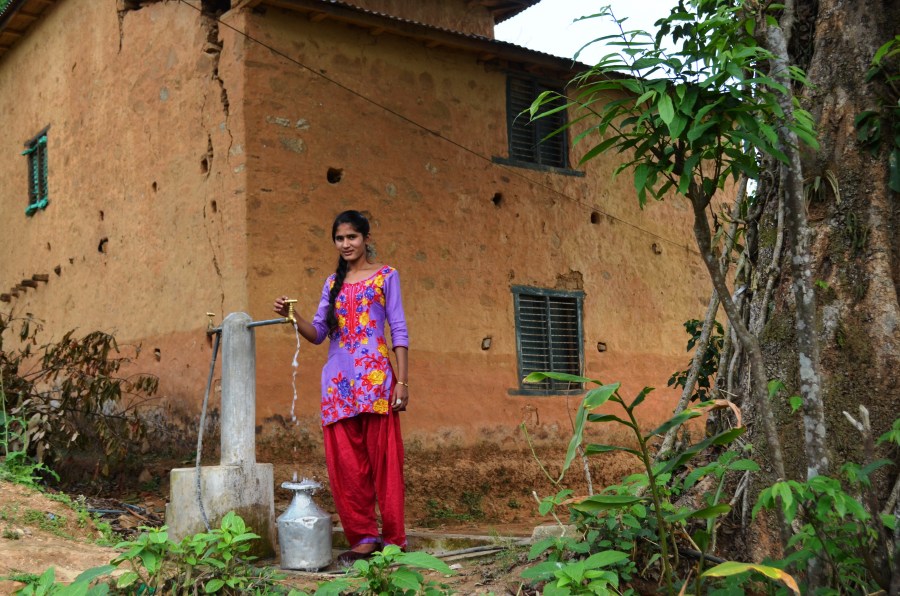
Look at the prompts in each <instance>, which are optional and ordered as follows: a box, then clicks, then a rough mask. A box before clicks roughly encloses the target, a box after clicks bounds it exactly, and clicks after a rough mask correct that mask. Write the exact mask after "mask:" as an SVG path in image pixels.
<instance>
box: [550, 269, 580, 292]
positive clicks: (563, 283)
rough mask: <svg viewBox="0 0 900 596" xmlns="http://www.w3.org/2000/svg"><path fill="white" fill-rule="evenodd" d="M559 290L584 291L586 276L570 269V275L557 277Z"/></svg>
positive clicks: (563, 274)
mask: <svg viewBox="0 0 900 596" xmlns="http://www.w3.org/2000/svg"><path fill="white" fill-rule="evenodd" d="M556 289H557V290H582V291H583V290H584V275H583V274H582V273H581V271H575V270H574V269H570V270H569V272H568V273H560V274H559V275H557V276H556Z"/></svg>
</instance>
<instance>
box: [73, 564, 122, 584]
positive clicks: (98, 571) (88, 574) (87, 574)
mask: <svg viewBox="0 0 900 596" xmlns="http://www.w3.org/2000/svg"><path fill="white" fill-rule="evenodd" d="M116 569H118V567H116V566H115V565H101V566H100V567H91V568H90V569H86V570H84V571H82V572H81V573H80V574H79V575H78V577H76V578H75V583H78V582H91V581H93V580H95V579H97V578H98V577H100V576H102V575H108V574H110V573H112V572H113V571H115V570H116Z"/></svg>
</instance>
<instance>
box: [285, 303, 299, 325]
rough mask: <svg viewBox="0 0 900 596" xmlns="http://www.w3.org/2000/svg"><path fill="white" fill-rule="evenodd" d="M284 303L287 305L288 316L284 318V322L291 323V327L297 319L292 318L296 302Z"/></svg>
mask: <svg viewBox="0 0 900 596" xmlns="http://www.w3.org/2000/svg"><path fill="white" fill-rule="evenodd" d="M284 303H285V304H287V305H288V314H287V316H286V317H285V318H284V322H285V323H291V324H292V325H296V324H297V319H296V318H295V317H294V304H296V303H297V301H296V300H285V301H284Z"/></svg>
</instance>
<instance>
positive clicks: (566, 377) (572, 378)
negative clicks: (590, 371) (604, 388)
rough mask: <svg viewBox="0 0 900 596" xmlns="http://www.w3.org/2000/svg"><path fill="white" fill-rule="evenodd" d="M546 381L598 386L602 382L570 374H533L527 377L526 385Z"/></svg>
mask: <svg viewBox="0 0 900 596" xmlns="http://www.w3.org/2000/svg"><path fill="white" fill-rule="evenodd" d="M546 379H554V380H556V381H568V382H570V383H596V384H597V385H600V381H595V380H594V379H588V378H587V377H582V376H579V375H570V374H568V373H560V372H533V373H531V374H529V375H528V376H527V377H525V379H524V381H525V382H526V383H540V382H541V381H544V380H546Z"/></svg>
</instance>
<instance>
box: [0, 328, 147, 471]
mask: <svg viewBox="0 0 900 596" xmlns="http://www.w3.org/2000/svg"><path fill="white" fill-rule="evenodd" d="M14 325H16V326H17V327H18V332H17V333H15V336H13V333H14V329H13V326H14ZM40 330H41V325H40V323H38V322H37V321H35V320H34V319H32V318H26V319H20V320H14V319H13V318H12V316H10V315H5V314H3V313H0V387H2V391H3V406H4V407H3V411H4V414H3V419H2V420H0V432H2V433H3V436H4V442H5V448H6V449H7V450H8V451H11V452H18V453H21V454H25V455H27V456H30V457H33V458H34V459H36V460H37V461H39V462H43V461H45V460H46V461H54V460H55V459H57V458H59V457H61V456H62V454H63V453H64V452H65V450H66V449H70V448H72V447H82V448H84V447H88V448H95V447H96V446H99V447H100V450H101V454H102V456H103V457H104V459H105V460H106V462H105V463H106V465H104V466H103V469H104V471H107V470H108V463H109V462H110V461H114V460H116V459H119V458H121V457H123V456H125V455H126V454H127V453H128V452H129V449H132V448H133V446H134V445H136V444H137V445H139V444H140V441H139V439H140V438H141V437H142V436H143V433H144V426H143V423H142V421H141V419H140V417H139V416H138V411H137V406H138V405H140V404H141V403H143V402H144V401H146V400H147V399H149V398H150V397H151V396H152V395H153V394H154V393H155V392H156V389H157V384H158V380H157V378H156V377H153V376H150V375H133V376H128V377H125V376H122V375H121V374H120V371H121V369H122V368H123V367H124V366H126V365H127V364H129V363H130V362H131V358H129V357H126V356H124V355H122V354H121V352H120V350H119V346H118V343H117V342H116V339H115V337H113V336H112V335H110V334H107V333H103V332H100V331H94V332H91V333H88V334H86V335H84V336H83V337H78V336H77V335H76V334H75V332H74V331H69V332H68V333H66V334H65V335H63V337H62V338H61V339H60V340H59V341H57V342H51V343H47V344H43V345H39V344H38V341H37V337H38V333H39V331H40Z"/></svg>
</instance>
